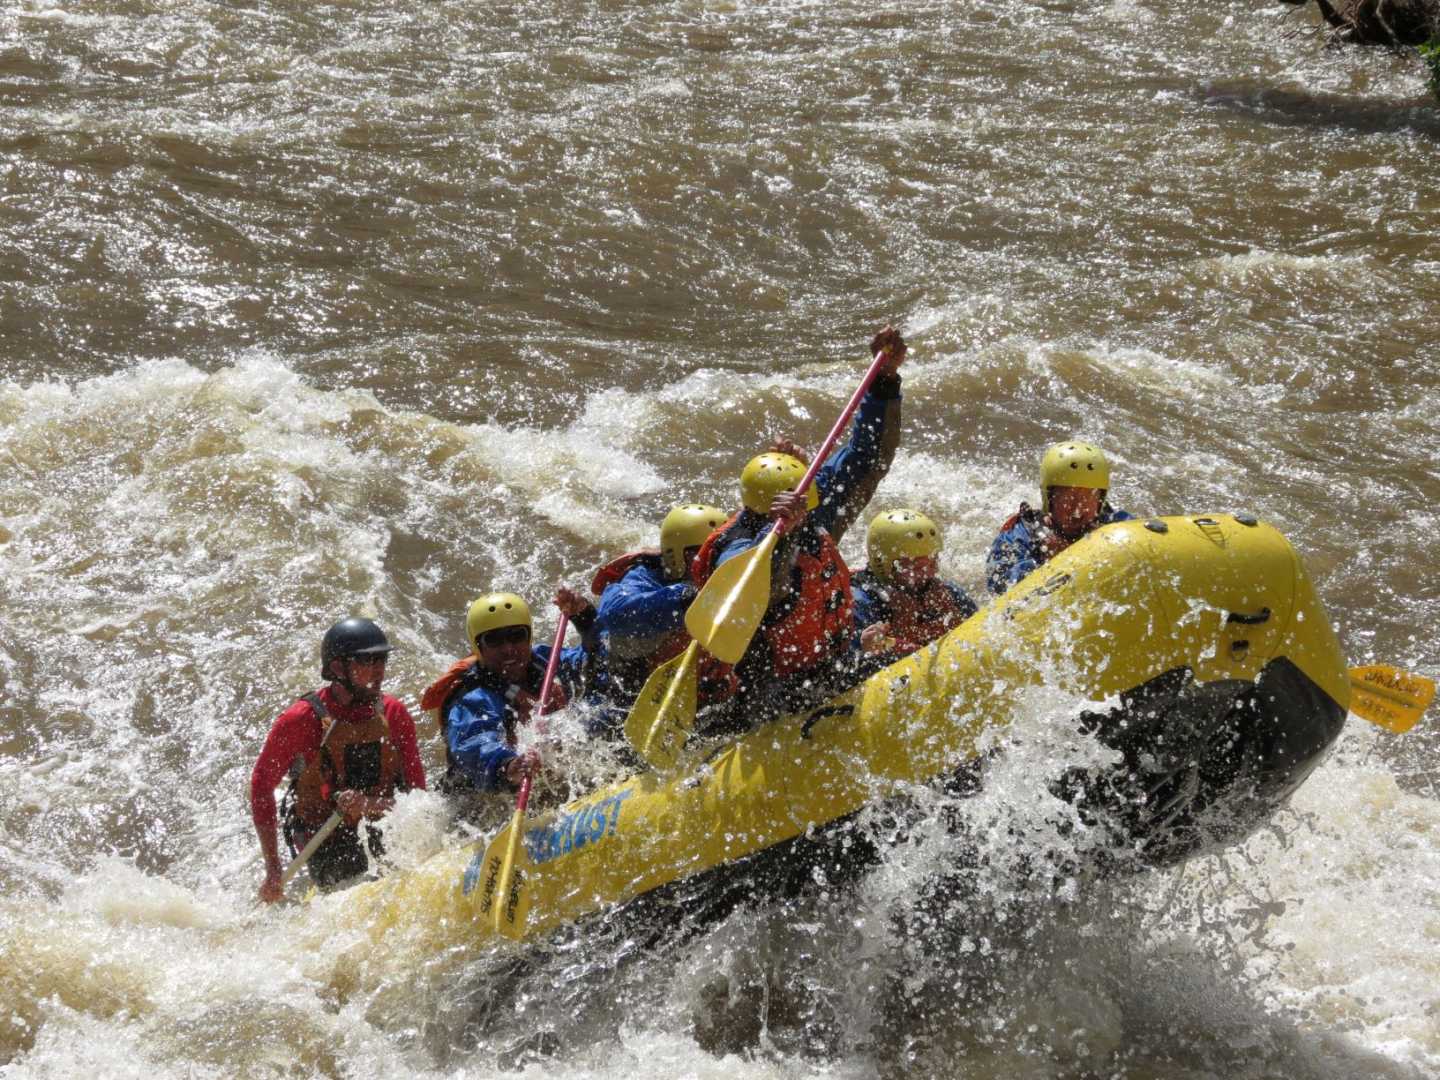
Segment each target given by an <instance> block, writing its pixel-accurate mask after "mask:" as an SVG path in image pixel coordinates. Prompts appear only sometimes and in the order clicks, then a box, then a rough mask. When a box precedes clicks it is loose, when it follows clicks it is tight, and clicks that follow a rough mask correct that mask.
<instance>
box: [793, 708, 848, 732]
mask: <svg viewBox="0 0 1440 1080" xmlns="http://www.w3.org/2000/svg"><path fill="white" fill-rule="evenodd" d="M854 715H855V706H854V705H832V706H827V707H826V708H823V709H816V710H815V711H814V712H812V713H811V714H810V715H809V716H807V717H806V718H805V723H803V724H802V725H800V737H801V738H802V739H808V738H810V729H811V728H813V727H814V726H815V725H816V724H818V723H819V722H820V721H821V720H824V719H825V718H826V717H828V716H854Z"/></svg>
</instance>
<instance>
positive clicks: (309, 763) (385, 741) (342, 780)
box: [292, 694, 405, 829]
mask: <svg viewBox="0 0 1440 1080" xmlns="http://www.w3.org/2000/svg"><path fill="white" fill-rule="evenodd" d="M304 700H305V701H306V702H307V703H309V705H310V708H311V709H312V710H313V711H314V713H315V716H316V718H317V719H318V720H319V721H320V731H321V736H320V746H319V747H318V748H317V749H316V750H315V751H314V752H313V753H309V754H306V755H305V760H304V764H303V765H301V767H300V769H299V771H298V773H297V774H296V775H295V778H294V786H293V788H292V792H293V799H294V802H293V808H294V814H295V817H296V818H297V819H298V820H299V823H300V825H301V826H302V827H303V828H309V829H315V828H318V827H319V826H320V825H322V824H324V822H325V819H326V818H328V817H329V816H330V814H331V813H332V812H333V811H334V810H335V795H336V793H338V792H341V791H345V790H355V791H359V792H361V793H362V794H364V795H367V796H370V797H372V798H375V797H378V798H382V799H383V798H389V797H390V796H391V795H393V794H394V793H395V790H396V788H400V787H404V784H405V765H404V762H403V761H401V758H400V751H399V750H397V749H396V748H395V743H394V741H393V740H392V739H391V737H390V724H389V722H388V721H387V720H386V719H385V710H384V706H383V700H382V702H377V703H376V706H375V708H374V710H373V711H372V712H371V713H370V715H369V716H368V717H366V718H365V719H364V720H336V719H335V718H334V717H333V716H331V715H330V711H329V710H328V709H327V708H326V707H325V704H324V702H322V701H321V700H320V696H319V695H318V694H306V695H305V698H304Z"/></svg>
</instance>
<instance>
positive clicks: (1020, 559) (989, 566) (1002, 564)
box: [985, 521, 1040, 596]
mask: <svg viewBox="0 0 1440 1080" xmlns="http://www.w3.org/2000/svg"><path fill="white" fill-rule="evenodd" d="M1034 548H1035V538H1034V537H1033V536H1032V535H1031V533H1030V527H1029V526H1028V525H1026V524H1025V522H1024V521H1017V522H1016V523H1015V524H1014V525H1012V526H1010V528H1008V529H1006V530H1004V531H1003V532H1001V533H1000V535H999V536H997V537H996V538H995V543H994V544H992V545H991V546H990V557H989V558H988V559H986V560H985V587H986V588H987V589H989V590H990V591H991V592H992V593H994V594H995V595H996V596H999V595H1001V594H1002V593H1003V592H1005V590H1006V589H1008V588H1010V586H1011V585H1014V584H1015V583H1016V582H1017V581H1019V580H1020V579H1021V578H1023V577H1024V576H1025V575H1026V574H1028V573H1030V571H1031V570H1034V569H1035V567H1037V566H1039V565H1040V564H1039V562H1038V560H1037V559H1036V558H1035V551H1034Z"/></svg>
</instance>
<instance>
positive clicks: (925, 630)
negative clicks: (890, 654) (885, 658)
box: [859, 571, 973, 653]
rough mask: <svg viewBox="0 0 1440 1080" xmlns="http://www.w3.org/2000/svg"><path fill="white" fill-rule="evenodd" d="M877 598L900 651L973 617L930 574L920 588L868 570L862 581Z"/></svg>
mask: <svg viewBox="0 0 1440 1080" xmlns="http://www.w3.org/2000/svg"><path fill="white" fill-rule="evenodd" d="M859 584H860V585H861V587H862V588H864V589H865V591H866V592H867V593H869V594H870V596H871V597H872V598H874V600H875V601H876V605H875V606H876V612H877V614H879V615H880V616H881V621H884V622H888V623H889V624H890V636H891V637H892V638H894V639H895V643H896V644H895V648H896V651H897V652H901V653H912V652H914V651H915V650H916V649H919V648H921V647H922V646H925V645H928V644H930V642H932V641H934V640H936V639H937V638H939V637H941V636H943V635H945V634H948V633H949V632H950V631H951V630H953V629H955V627H957V626H959V625H960V624H961V623H962V622H964V621H965V620H966V619H967V618H969V617H970V614H971V611H972V610H973V609H967V608H966V607H965V606H963V605H962V604H961V603H960V602H959V601H958V600H956V599H955V594H954V593H952V592H951V591H950V590H949V589H947V588H946V587H945V583H944V582H943V581H941V580H940V579H939V578H931V579H930V580H929V581H927V582H926V583H925V587H924V588H923V589H922V590H920V592H919V593H918V594H917V593H913V592H911V591H910V590H909V589H904V588H901V587H900V586H899V585H890V584H887V583H885V582H883V581H881V580H880V579H879V578H878V577H876V576H875V575H873V574H871V573H869V572H868V571H866V572H862V576H861V580H860V582H859Z"/></svg>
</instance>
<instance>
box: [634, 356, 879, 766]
mask: <svg viewBox="0 0 1440 1080" xmlns="http://www.w3.org/2000/svg"><path fill="white" fill-rule="evenodd" d="M884 363H885V350H884V349H881V350H880V351H879V352H877V353H876V354H875V359H874V360H872V361H871V363H870V367H869V368H867V369H866V371H865V375H864V377H863V378H862V379H861V380H860V385H859V386H857V387H856V388H855V392H854V393H853V394H851V395H850V401H849V403H848V404H846V406H845V409H844V411H843V412H841V413H840V418H839V419H838V420H836V421H835V426H834V427H832V428H831V429H830V434H829V435H827V436H826V437H825V441H824V442H823V443H822V444H821V445H820V449H819V450H818V451H817V452H816V453H815V456H814V458H813V459H812V460H811V462H810V468H809V469H807V470H806V472H805V476H804V478H803V479H801V481H800V483H799V484H798V485H797V486H796V488H795V490H796V491H805V490H807V489H808V488H809V487H810V485H811V484H812V483H814V482H815V477H816V475H817V474H818V473H819V472H820V469H821V467H823V466H824V464H825V459H826V458H827V457H829V456H830V451H831V450H833V449H834V448H835V444H836V443H837V442H839V441H840V435H841V434H842V433H843V432H844V430H845V427H846V425H848V424H849V423H850V418H851V417H852V416H854V415H855V410H856V409H858V408H859V407H860V401H861V399H862V398H864V396H865V392H866V391H867V390H869V389H870V384H871V383H873V382H874V381H875V377H876V376H877V375H878V374H880V368H881V366H882V365H883V364H884ZM790 528H791V525H789V524H788V522H787V521H785V520H781V521H777V522H776V523H775V524H774V525H772V526H771V527H770V529H769V530H767V531H766V533H765V536H764V537H763V538H762V539H761V541H760V542H759V543H758V544H756V545H755V546H754V547H753V548H751V549H750V550H749V551H747V552H745V553H744V554H741V555H737V556H735V557H734V558H733V559H730V560H728V561H726V562H724V563H722V564H721V565H720V566H719V567H718V568H717V569H716V570H715V572H714V573H713V574H711V575H710V580H709V581H707V582H706V583H705V587H704V588H703V589H701V590H700V592H699V593H698V594H697V595H696V596H695V599H694V600H692V601H691V602H690V608H689V610H688V611H686V613H685V629H686V630H687V631H689V633H690V636H691V637H692V638H693V639H694V640H693V641H691V643H690V646H689V648H687V649H686V650H685V651H684V653H682V654H681V655H680V656H678V657H676V658H675V659H674V660H669V661H666V662H665V663H663V664H661V665H660V666H659V667H657V668H656V669H655V670H654V671H652V672H651V673H650V677H649V678H648V679H646V680H645V685H644V687H642V688H641V690H640V696H639V697H638V698H636V699H635V704H634V705H633V706H632V707H631V709H630V715H629V716H627V717H626V718H625V737H626V738H627V739H629V740H630V744H631V745H632V746H633V747H634V748H635V750H636V751H637V752H638V753H639V754H640V756H641V757H642V758H644V759H645V760H646V761H647V762H648V763H649V764H650V765H651V766H652V767H654V768H656V769H661V770H664V769H668V768H670V767H671V766H673V765H674V763H675V760H676V758H677V757H678V756H679V754H680V750H681V748H682V747H683V746H684V745H685V740H686V738H688V737H689V734H690V729H691V728H692V727H693V726H694V724H695V702H696V675H695V665H696V661H697V660H698V659H699V649H701V648H703V649H704V650H705V651H706V652H708V653H709V654H710V655H711V656H714V657H715V658H716V659H718V660H720V661H722V662H723V663H726V664H735V663H739V661H740V658H741V657H742V656H744V655H745V650H746V649H748V648H749V647H750V639H751V638H752V637H754V636H755V631H756V630H758V629H759V628H760V623H761V621H762V620H763V619H764V618H765V612H766V611H767V610H769V607H770V559H771V556H772V555H773V554H774V552H775V545H776V544H777V543H779V541H780V538H781V537H782V536H784V535H785V533H786V532H788V531H789V530H790Z"/></svg>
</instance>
